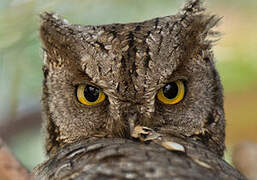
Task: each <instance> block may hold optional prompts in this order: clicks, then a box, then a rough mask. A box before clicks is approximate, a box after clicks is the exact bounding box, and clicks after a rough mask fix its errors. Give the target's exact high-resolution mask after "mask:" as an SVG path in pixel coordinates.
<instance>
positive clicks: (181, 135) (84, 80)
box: [37, 0, 240, 179]
mask: <svg viewBox="0 0 257 180" xmlns="http://www.w3.org/2000/svg"><path fill="white" fill-rule="evenodd" d="M41 18H42V23H41V27H40V35H41V38H42V41H43V44H44V66H43V71H44V83H43V97H42V103H43V117H44V121H45V123H46V134H47V137H46V151H47V154H48V155H50V157H52V159H50V160H49V161H48V162H46V163H45V164H43V165H41V167H39V168H38V170H37V174H41V175H42V174H44V175H43V176H40V177H48V178H49V177H52V179H55V178H56V179H58V177H63V176H62V175H60V176H59V175H57V176H56V170H57V169H56V168H57V167H59V166H61V165H62V161H57V159H58V158H61V159H67V158H68V157H66V156H65V155H64V154H65V153H68V151H70V150H71V149H74V148H76V147H77V146H79V147H80V148H84V150H85V151H84V150H83V152H82V154H83V155H81V153H79V155H78V156H79V157H78V158H79V160H78V162H77V161H76V162H74V163H75V165H74V166H73V159H72V160H71V162H70V163H71V164H70V165H69V166H71V167H72V168H70V170H71V171H70V172H67V173H68V174H71V173H74V174H76V173H77V172H78V173H83V174H85V176H83V175H81V174H80V175H79V176H80V177H87V175H88V173H89V174H90V173H94V172H96V171H97V172H98V171H101V168H102V166H104V167H105V166H106V167H108V168H107V169H106V170H105V169H102V170H103V174H105V173H106V172H107V171H108V172H109V171H110V173H111V174H113V175H117V173H118V172H119V173H121V174H122V173H123V175H121V176H117V178H116V179H122V177H123V176H124V177H123V178H127V179H129V178H128V177H125V176H126V172H123V171H126V167H129V166H133V168H134V170H133V171H135V172H134V173H135V174H137V173H138V174H137V175H136V177H140V178H147V171H145V172H142V170H143V169H144V166H143V165H142V164H141V163H139V164H138V165H137V164H136V162H137V160H135V159H133V154H134V155H135V156H134V158H139V159H138V161H144V162H142V163H146V164H147V163H150V162H151V163H154V162H155V161H156V165H154V166H151V168H152V169H151V170H150V169H149V171H153V172H155V168H156V172H157V171H159V170H157V169H158V168H160V167H161V168H164V169H162V170H161V171H162V173H163V172H167V171H171V172H170V174H166V175H167V176H163V174H162V173H161V175H160V176H159V175H158V173H157V175H156V176H155V177H156V178H163V179H165V178H169V177H179V178H181V179H183V178H184V179H187V177H189V176H190V174H192V177H200V175H201V174H202V175H206V177H213V178H214V179H215V173H214V172H219V171H221V169H222V168H220V167H229V165H228V164H226V163H225V162H224V161H223V160H221V159H220V158H221V157H222V156H223V151H224V148H225V146H224V137H225V132H224V130H225V120H224V110H223V93H222V85H221V83H220V80H219V76H218V73H217V71H216V69H215V65H214V60H213V52H212V50H211V47H212V41H211V40H210V37H213V35H216V34H217V33H216V32H214V31H213V30H212V28H213V27H214V26H215V25H216V24H217V22H218V21H219V18H217V17H216V16H214V15H209V14H207V13H206V12H205V9H204V8H203V7H202V6H201V2H200V0H192V1H188V2H187V3H186V5H185V7H184V8H183V9H182V10H181V11H180V12H179V13H177V14H176V15H174V16H167V17H161V18H155V19H152V20H148V21H144V22H139V23H129V24H110V25H99V26H82V25H73V24H69V23H68V22H67V21H66V20H64V19H62V18H60V17H58V16H57V15H55V14H52V13H45V14H43V15H42V16H41ZM176 80H181V81H183V82H184V84H185V87H186V94H185V97H184V98H183V100H182V101H181V102H179V103H177V104H173V105H167V104H164V103H162V102H160V101H159V100H158V99H157V98H156V94H157V92H158V91H159V89H161V88H163V87H164V86H165V84H167V83H170V82H173V81H176ZM81 84H90V85H93V86H95V87H98V88H99V89H100V90H102V91H103V93H104V94H105V95H106V96H107V98H106V99H105V100H104V101H103V102H102V103H99V104H97V105H94V106H85V105H83V104H81V103H80V102H78V99H77V97H76V93H75V92H76V87H78V86H79V85H81ZM138 125H140V126H146V127H148V128H151V129H153V130H154V131H156V132H157V133H159V134H162V135H163V136H165V137H168V139H169V138H170V137H178V139H179V140H178V143H182V144H184V146H185V147H187V146H190V148H189V149H192V151H193V152H194V154H197V153H196V152H198V153H199V157H200V158H201V159H203V160H206V159H205V158H212V159H211V160H206V161H210V164H211V165H210V166H213V168H212V170H206V169H209V167H208V166H207V165H206V166H204V163H203V164H201V163H198V164H197V163H195V161H194V160H192V157H191V156H190V155H189V154H190V152H188V151H187V150H186V152H182V154H181V153H180V152H173V151H169V150H167V149H166V150H165V149H163V147H161V146H158V147H156V146H155V145H144V143H141V144H139V143H138V142H132V141H131V140H126V139H131V132H132V130H133V128H134V127H135V126H138ZM88 138H107V139H103V140H100V141H101V143H100V144H104V148H102V147H101V148H100V150H99V148H97V151H95V150H93V154H95V155H93V156H92V157H91V156H89V155H90V154H91V151H90V153H89V151H88V150H87V149H88V147H90V145H87V144H86V143H84V142H86V141H85V140H84V139H88ZM108 138H123V139H116V140H113V141H112V140H111V139H108ZM74 142H76V143H75V144H73V145H71V146H68V148H67V144H70V143H74ZM82 142H83V143H82ZM185 142H188V144H187V143H185ZM91 143H93V144H95V145H93V146H96V147H98V145H99V144H98V141H97V142H95V143H94V142H91ZM100 146H101V145H100ZM108 147H110V149H108ZM132 147H133V148H132ZM119 148H121V149H123V150H124V152H123V150H122V152H120V153H121V156H122V157H121V158H119V157H118V158H116V156H115V155H114V156H113V159H112V156H110V157H109V156H108V157H107V158H106V159H105V158H99V159H98V158H97V157H98V156H100V155H99V153H100V154H101V152H102V151H106V152H107V154H108V152H109V151H110V153H111V154H112V153H113V152H117V156H118V155H119V153H118V152H119ZM126 148H128V150H129V151H132V152H131V154H126V153H127V151H125V150H126ZM186 149H188V148H186ZM129 151H128V152H129ZM133 151H134V152H133ZM152 151H153V154H151V153H152ZM190 151H191V150H190ZM57 152H58V153H57ZM64 152H65V153H64ZM56 153H57V154H56ZM63 153H64V154H63ZM88 153H89V154H88ZM188 153H189V154H188ZM157 154H158V155H157ZM141 155H142V156H143V157H142V160H141V159H140V157H141ZM61 156H62V157H61ZM104 156H106V155H104ZM145 156H146V157H145ZM158 156H160V157H162V158H165V157H166V156H167V159H170V161H168V160H167V162H166V161H163V162H162V161H160V160H158V158H157V157H158ZM72 158H73V157H72ZM84 158H85V159H84ZM88 158H89V159H90V160H88ZM131 158H132V159H131ZM173 158H175V159H174V161H178V162H179V163H181V164H180V165H178V164H176V162H173V160H172V159H173ZM68 159H69V158H68ZM116 160H117V161H116ZM66 161H70V160H65V162H66ZM130 161H131V162H130ZM59 162H60V164H58V163H59ZM63 162H64V161H63ZM216 162H219V163H216ZM55 163H56V164H55ZM77 163H78V165H77ZM99 163H100V164H101V165H102V166H101V165H99V167H98V166H96V165H97V164H99ZM194 163H195V164H194ZM212 163H214V164H212ZM112 164H113V168H111V167H112ZM192 164H194V165H192ZM63 165H64V164H63ZM149 167H150V166H149ZM81 168H82V169H83V170H81ZM91 168H93V170H92V169H91ZM119 168H120V169H119ZM165 168H166V169H165ZM185 168H186V169H185ZM187 168H189V170H187ZM78 169H80V170H78ZM172 169H173V170H172ZM213 169H215V171H213ZM112 170H113V172H111V171H112ZM57 171H58V172H59V170H57ZM205 171H206V172H205ZM224 171H225V172H220V174H224V176H223V175H221V176H220V177H227V176H225V174H226V175H228V177H229V174H230V173H231V174H234V177H240V175H239V174H238V173H237V172H236V171H235V170H233V168H231V167H229V168H225V169H224ZM53 172H54V174H55V175H54V176H52V174H53ZM65 173H66V172H65ZM119 173H118V174H119ZM124 173H125V174H124ZM57 174H58V173H57ZM86 174H87V175H86ZM100 174H101V173H100ZM107 174H108V173H107ZM140 174H142V176H141V175H140ZM164 174H165V173H164ZM139 175H140V176H139ZM194 175H196V176H194ZM65 176H66V175H65ZM79 176H78V177H79ZM74 177H77V176H75V175H74ZM90 177H91V176H90ZM92 177H97V178H100V176H98V175H94V174H93V175H92ZM112 177H116V176H112ZM101 178H102V179H105V178H104V176H103V177H101ZM140 178H136V179H140ZM50 179H51V178H50ZM74 179H76V178H74ZM82 179H83V178H82ZM89 179H90V178H89ZM132 179H133V178H132Z"/></svg>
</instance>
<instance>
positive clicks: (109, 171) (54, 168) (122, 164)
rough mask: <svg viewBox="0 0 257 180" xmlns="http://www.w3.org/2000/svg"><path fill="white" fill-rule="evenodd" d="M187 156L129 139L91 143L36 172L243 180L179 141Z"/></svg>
mask: <svg viewBox="0 0 257 180" xmlns="http://www.w3.org/2000/svg"><path fill="white" fill-rule="evenodd" d="M176 141H179V142H180V143H181V144H183V145H185V148H186V150H187V152H186V153H183V152H174V151H168V150H167V149H165V148H162V147H161V146H159V145H156V144H151V143H150V144H148V145H144V144H142V143H139V142H133V141H131V140H128V139H117V138H116V139H111V138H108V139H105V138H102V139H91V140H82V141H79V142H75V143H73V144H71V145H68V146H66V147H65V148H63V149H61V150H60V151H59V152H58V153H57V155H55V156H53V157H52V158H51V159H50V160H48V161H47V162H45V163H44V164H42V165H41V166H39V167H38V169H36V171H37V174H36V175H37V177H38V178H39V179H44V180H46V179H67V180H68V179H74V180H78V179H81V180H82V179H83V180H84V179H86V180H93V179H95V180H111V179H117V180H121V179H122V180H129V179H133V180H143V179H154V180H166V179H167V180H168V179H179V180H189V179H194V180H196V179H199V180H201V179H206V180H214V179H215V180H220V179H227V180H236V179H244V177H243V176H241V175H240V173H239V172H238V171H236V170H235V169H234V168H233V167H231V166H230V165H229V164H227V163H226V162H225V161H224V160H223V159H221V158H218V157H217V155H216V154H215V153H212V152H210V151H209V150H207V149H206V147H205V145H203V144H201V143H199V142H194V141H191V140H187V141H183V140H181V139H180V140H179V139H176Z"/></svg>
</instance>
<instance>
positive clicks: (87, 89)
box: [76, 85, 106, 106]
mask: <svg viewBox="0 0 257 180" xmlns="http://www.w3.org/2000/svg"><path fill="white" fill-rule="evenodd" d="M76 95H77V98H78V101H79V102H81V103H82V104H84V105H87V106H92V105H96V104H99V103H101V102H103V101H104V100H105V98H106V96H105V94H104V93H103V92H102V91H101V90H100V89H99V88H97V87H95V86H91V85H79V86H78V87H77V93H76Z"/></svg>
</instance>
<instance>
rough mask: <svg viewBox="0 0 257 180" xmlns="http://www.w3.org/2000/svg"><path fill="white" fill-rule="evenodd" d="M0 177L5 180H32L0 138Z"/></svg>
mask: <svg viewBox="0 0 257 180" xmlns="http://www.w3.org/2000/svg"><path fill="white" fill-rule="evenodd" d="M0 177H1V179H5V180H17V179H19V180H34V178H33V177H32V175H31V174H30V173H29V171H28V170H27V169H26V168H25V167H24V166H23V165H22V164H21V163H20V162H19V161H18V160H17V159H16V158H15V157H14V155H13V154H12V153H11V152H10V150H9V149H8V148H7V146H6V145H5V144H4V142H3V141H2V139H1V138H0Z"/></svg>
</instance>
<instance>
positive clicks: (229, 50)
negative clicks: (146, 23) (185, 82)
mask: <svg viewBox="0 0 257 180" xmlns="http://www.w3.org/2000/svg"><path fill="white" fill-rule="evenodd" d="M182 4H183V1H181V0H66V1H63V0H44V1H43V0H0V131H1V132H0V135H2V136H3V137H4V139H5V141H7V143H8V145H9V146H10V147H11V149H12V151H13V152H14V154H15V155H16V156H17V157H18V158H19V160H21V161H22V162H23V163H24V164H25V165H26V166H27V167H28V168H29V169H31V168H33V167H34V166H35V165H36V164H38V163H39V162H42V161H43V160H44V159H45V156H44V153H43V135H42V132H41V131H40V126H41V121H40V114H39V111H40V94H41V83H42V72H41V65H42V58H41V44H40V41H39V35H38V28H39V14H40V12H43V11H46V10H47V11H54V12H57V13H58V14H60V15H62V16H63V17H65V18H66V19H68V20H69V21H70V22H72V23H80V24H107V23H114V22H116V23H117V22H120V23H127V22H134V21H143V20H146V19H149V18H154V17H157V16H166V15H171V14H174V13H175V12H177V11H178V9H179V8H181V7H182ZM206 4H207V6H208V10H209V11H210V12H212V13H215V14H218V15H219V16H223V20H222V23H220V25H219V27H218V30H219V31H221V32H222V33H223V36H222V39H221V40H220V41H219V42H217V45H216V46H215V48H214V50H215V56H216V59H217V67H218V70H219V72H220V75H221V79H222V82H223V85H224V89H225V111H226V119H227V129H226V144H227V147H228V151H227V152H228V153H227V154H229V152H230V149H231V148H232V147H233V145H235V144H237V143H240V142H242V141H245V140H250V141H257V92H256V91H257V1H256V0H233V1H232V0H227V1H224V0H223V1H222V0H216V1H211V0H207V2H206ZM227 160H228V161H229V155H228V156H227Z"/></svg>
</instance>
